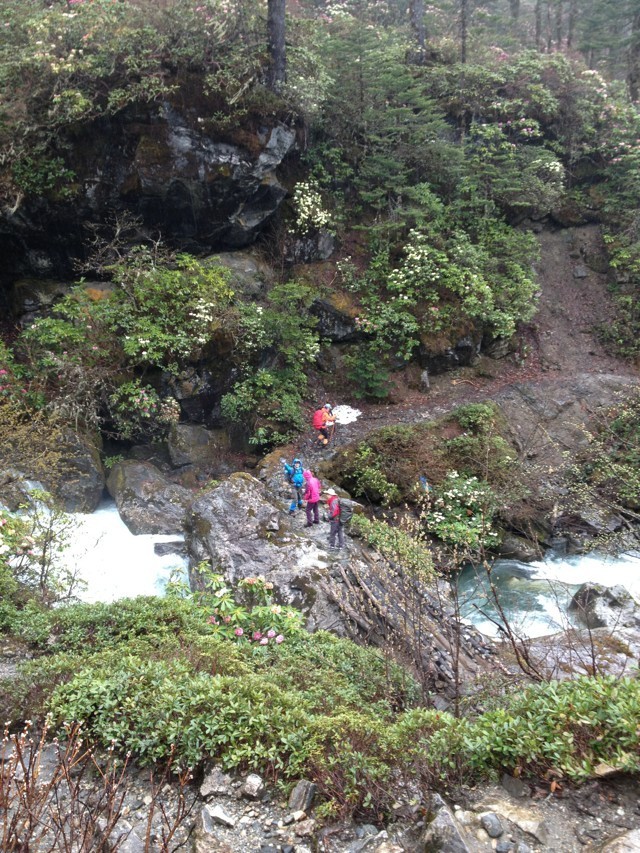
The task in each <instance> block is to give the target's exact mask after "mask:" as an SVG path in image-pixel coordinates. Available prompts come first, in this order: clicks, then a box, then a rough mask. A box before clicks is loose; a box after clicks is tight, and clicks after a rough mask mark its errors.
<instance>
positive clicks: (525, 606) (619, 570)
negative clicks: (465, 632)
mask: <svg viewBox="0 0 640 853" xmlns="http://www.w3.org/2000/svg"><path fill="white" fill-rule="evenodd" d="M491 578H492V581H493V584H494V586H495V587H496V589H497V592H498V596H499V599H500V602H501V606H502V608H503V609H504V612H505V615H506V617H507V619H508V620H509V622H510V624H511V625H512V626H513V627H514V628H515V629H516V630H517V632H518V633H519V634H520V635H521V636H525V637H541V636H544V635H545V634H554V633H556V632H557V631H560V630H562V629H563V628H566V627H567V625H568V624H571V621H570V617H569V616H568V615H567V607H568V605H569V603H570V601H571V598H572V597H573V595H574V593H575V592H576V591H577V589H578V588H579V587H580V585H581V584H583V583H586V582H587V581H590V582H592V583H599V584H602V585H603V586H616V585H617V584H619V585H620V586H623V587H625V589H627V590H628V592H630V593H631V594H632V595H633V596H634V597H635V598H637V599H640V555H639V554H623V555H621V556H619V557H608V556H606V555H603V554H597V553H592V554H586V555H574V556H570V557H567V556H559V555H557V554H554V553H552V552H550V553H549V554H548V555H547V556H546V557H545V559H544V560H540V561H538V562H534V563H520V562H518V561H517V560H497V561H496V562H495V563H494V565H493V567H492V569H491ZM458 589H459V592H460V607H461V611H462V614H463V616H464V617H465V618H466V619H467V620H468V621H470V622H472V623H473V624H474V625H475V626H476V627H477V628H478V630H480V631H482V633H483V634H488V635H490V636H495V635H496V634H497V633H498V628H497V626H496V624H495V622H494V621H493V620H495V621H498V622H499V621H500V616H499V614H498V611H497V609H496V606H495V604H494V603H493V601H492V599H491V595H490V594H489V593H488V584H487V577H486V571H485V570H484V569H474V568H473V567H471V566H468V567H467V568H465V569H464V571H463V572H462V573H461V575H460V578H459V581H458Z"/></svg>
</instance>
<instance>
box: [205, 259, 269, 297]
mask: <svg viewBox="0 0 640 853" xmlns="http://www.w3.org/2000/svg"><path fill="white" fill-rule="evenodd" d="M212 259H213V260H214V261H215V262H216V263H218V264H220V265H221V266H223V267H226V268H227V269H228V270H229V284H230V285H231V288H232V290H233V291H234V293H239V294H241V295H242V296H245V297H250V298H252V299H258V298H259V297H261V296H263V295H264V294H265V293H266V291H267V290H268V288H269V286H270V285H271V284H273V282H274V280H275V273H274V271H273V269H272V268H271V267H270V266H269V264H267V263H265V261H264V260H263V259H262V258H261V257H260V254H259V253H258V252H256V251H251V250H250V249H246V250H242V251H238V252H218V254H216V255H214V256H213V258H212Z"/></svg>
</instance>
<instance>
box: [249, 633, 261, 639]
mask: <svg viewBox="0 0 640 853" xmlns="http://www.w3.org/2000/svg"><path fill="white" fill-rule="evenodd" d="M251 636H252V638H253V639H254V640H261V639H262V634H261V633H260V631H254V632H253V634H252V635H251Z"/></svg>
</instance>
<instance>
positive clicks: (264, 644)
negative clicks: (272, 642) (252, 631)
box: [260, 637, 269, 646]
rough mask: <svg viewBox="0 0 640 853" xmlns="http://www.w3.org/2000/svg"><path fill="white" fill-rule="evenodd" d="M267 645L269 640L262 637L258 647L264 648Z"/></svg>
mask: <svg viewBox="0 0 640 853" xmlns="http://www.w3.org/2000/svg"><path fill="white" fill-rule="evenodd" d="M268 643H269V640H268V639H267V638H266V637H263V638H262V639H261V640H260V645H261V646H266V645H267V644H268Z"/></svg>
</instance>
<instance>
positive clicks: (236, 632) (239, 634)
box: [233, 628, 244, 637]
mask: <svg viewBox="0 0 640 853" xmlns="http://www.w3.org/2000/svg"><path fill="white" fill-rule="evenodd" d="M233 633H234V634H235V635H236V637H241V636H242V635H243V634H244V631H243V630H242V628H236V630H235V631H234V632H233Z"/></svg>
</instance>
